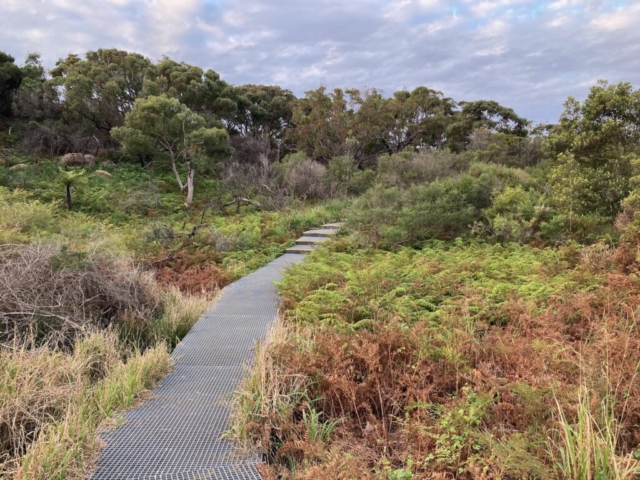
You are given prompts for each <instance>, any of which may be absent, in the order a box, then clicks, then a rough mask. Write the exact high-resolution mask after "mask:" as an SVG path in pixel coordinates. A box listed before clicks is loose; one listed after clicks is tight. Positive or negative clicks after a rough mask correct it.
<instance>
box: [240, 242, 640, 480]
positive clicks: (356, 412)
mask: <svg viewBox="0 0 640 480" xmlns="http://www.w3.org/2000/svg"><path fill="white" fill-rule="evenodd" d="M356 245H357V239H353V240H349V239H344V240H342V241H339V242H336V243H335V244H334V245H332V246H331V248H330V249H327V250H325V251H318V252H314V253H313V254H312V255H310V256H309V257H308V259H307V261H306V262H305V263H304V264H301V265H296V266H294V267H292V268H291V269H290V270H289V271H288V272H287V273H286V274H285V279H284V281H283V282H282V284H281V286H280V290H281V293H282V295H283V297H284V305H285V311H284V318H283V319H282V320H281V323H280V325H279V327H278V329H277V330H276V332H275V333H274V334H272V335H271V337H270V339H269V340H268V341H267V343H266V344H265V345H264V346H263V347H262V348H261V350H260V353H259V356H258V361H257V363H256V366H255V367H254V368H253V369H252V370H251V371H250V373H249V375H248V377H247V380H246V382H245V384H244V385H243V388H242V389H241V390H240V391H239V393H238V395H237V400H236V408H235V412H236V414H235V417H234V429H233V432H234V433H235V435H236V436H237V437H238V438H242V439H244V440H245V441H253V442H257V443H259V444H260V445H261V447H262V448H263V450H264V451H266V452H270V466H269V467H268V468H267V469H266V470H265V472H266V474H267V478H309V479H311V478H318V477H320V476H327V477H331V478H375V479H378V478H380V479H396V478H425V479H427V478H442V479H444V478H486V479H490V478H503V479H508V478H514V479H515V478H532V479H533V478H562V479H574V478H585V479H587V478H589V479H595V478H621V479H632V478H635V476H636V475H638V474H640V463H639V461H638V457H639V456H640V450H639V449H638V446H639V444H640V436H639V435H638V432H639V431H640V430H639V429H638V428H637V425H638V422H639V421H640V403H638V401H637V399H638V398H640V397H639V396H638V395H639V394H640V382H639V381H638V378H637V371H638V367H639V366H640V365H639V364H638V359H639V358H640V343H639V341H638V326H639V323H638V318H637V308H638V306H640V289H639V288H638V284H637V280H636V279H635V278H634V277H629V276H627V275H626V274H625V273H624V271H625V269H627V268H628V267H629V265H628V264H627V263H626V259H627V255H626V254H625V253H624V252H622V251H621V249H618V250H616V249H613V248H609V247H606V246H604V245H595V246H592V247H580V246H577V245H574V246H567V247H563V248H559V249H558V248H547V249H538V248H534V247H529V246H519V245H515V244H510V245H505V246H502V245H498V244H493V245H490V244H486V243H476V242H464V241H458V242H454V243H448V242H430V243H427V244H426V245H425V246H424V247H423V248H422V249H418V250H411V249H402V250H400V251H397V252H383V251H379V250H357V249H355V246H356ZM311 418H313V419H315V420H314V422H310V420H309V419H311ZM318 431H326V432H328V433H327V434H325V435H318V433H317V432H318Z"/></svg>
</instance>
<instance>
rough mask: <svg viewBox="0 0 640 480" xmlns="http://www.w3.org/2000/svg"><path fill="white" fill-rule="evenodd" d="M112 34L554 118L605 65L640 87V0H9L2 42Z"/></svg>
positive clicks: (298, 76)
mask: <svg viewBox="0 0 640 480" xmlns="http://www.w3.org/2000/svg"><path fill="white" fill-rule="evenodd" d="M101 47H117V48H122V49H126V50H130V51H137V52H140V53H143V54H144V55H147V56H149V57H151V58H153V59H159V58H161V57H162V56H163V55H167V56H170V57H172V58H174V59H176V60H184V61H186V62H189V63H193V64H196V65H199V66H201V67H203V68H213V69H214V70H216V71H217V72H219V73H220V74H221V75H222V76H223V78H224V79H225V80H227V81H229V82H232V83H265V84H279V85H281V86H283V87H286V88H290V89H291V90H293V91H294V92H295V93H296V94H298V95H302V94H303V93H304V91H305V90H308V89H311V88H316V87H317V86H319V85H320V84H324V85H326V86H327V87H331V88H333V87H336V86H340V87H360V88H362V87H378V88H381V89H382V90H383V91H384V92H385V93H387V94H390V93H392V92H393V91H395V90H399V89H401V88H413V87H416V86H418V85H426V86H429V87H431V88H436V89H438V90H441V91H443V92H444V93H445V94H446V95H448V96H451V97H453V98H455V99H456V100H478V99H482V98H486V99H493V100H497V101H499V102H500V103H502V104H504V105H507V106H510V107H513V108H515V109H516V111H517V112H518V113H520V114H521V115H524V116H525V117H527V118H530V119H532V120H535V121H555V120H557V118H558V115H559V114H560V112H561V111H562V102H563V101H564V100H565V99H566V97H567V96H568V95H574V96H577V97H579V98H583V97H584V96H585V94H586V92H587V90H588V88H589V86H591V85H593V84H594V83H595V82H596V81H597V80H598V79H600V78H603V79H607V80H609V81H612V82H618V81H629V82H631V83H633V84H634V85H635V86H636V87H640V0H635V1H620V0H617V1H615V0H552V1H542V0H539V1H532V0H487V1H484V0H480V1H479V0H457V1H444V0H389V1H382V0H0V50H6V51H7V52H9V53H11V54H12V55H14V56H15V57H16V58H18V59H19V60H20V61H22V59H23V58H24V55H25V54H26V53H27V52H29V51H37V52H40V53H41V54H42V56H43V59H44V61H45V64H46V65H47V66H48V67H51V66H52V65H53V64H54V63H55V61H56V60H57V59H58V58H60V57H64V56H66V55H67V54H68V53H70V52H74V53H79V54H82V53H84V52H86V51H87V50H92V49H97V48H101Z"/></svg>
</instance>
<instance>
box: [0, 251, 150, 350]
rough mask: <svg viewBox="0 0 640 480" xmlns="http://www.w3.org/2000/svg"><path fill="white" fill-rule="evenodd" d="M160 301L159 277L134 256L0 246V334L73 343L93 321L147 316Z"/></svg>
mask: <svg viewBox="0 0 640 480" xmlns="http://www.w3.org/2000/svg"><path fill="white" fill-rule="evenodd" d="M159 305H160V299H159V295H158V290H157V288H155V282H154V281H153V279H152V277H151V275H150V274H148V273H144V272H142V271H141V270H139V269H138V268H136V267H135V266H134V265H133V263H132V261H131V260H130V259H126V258H113V257H108V256H105V255H101V254H99V253H92V252H85V251H78V250H73V249H69V248H66V247H62V246H59V245H55V244H30V245H24V246H22V245H2V246H0V322H1V323H2V330H3V333H2V336H1V338H2V340H3V341H5V342H6V341H10V340H11V339H12V338H14V337H17V338H22V337H23V336H25V335H31V336H33V337H34V338H35V339H37V340H38V341H41V342H47V341H52V342H54V343H56V344H67V345H69V344H71V343H73V338H74V337H75V336H76V335H78V334H80V333H81V332H82V331H84V330H86V329H87V328H90V327H100V328H106V327H108V326H109V325H110V324H112V323H114V322H116V321H117V320H118V319H124V318H128V319H131V320H128V321H136V322H140V323H144V322H147V321H149V319H150V318H152V317H153V316H154V315H155V314H156V310H157V309H158V307H159Z"/></svg>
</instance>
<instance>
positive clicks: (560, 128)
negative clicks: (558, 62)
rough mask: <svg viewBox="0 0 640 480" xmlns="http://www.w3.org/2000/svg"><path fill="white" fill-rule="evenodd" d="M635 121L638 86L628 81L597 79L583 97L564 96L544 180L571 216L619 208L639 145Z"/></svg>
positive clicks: (607, 213)
mask: <svg viewBox="0 0 640 480" xmlns="http://www.w3.org/2000/svg"><path fill="white" fill-rule="evenodd" d="M639 122H640V90H633V87H632V86H631V85H630V84H628V83H619V84H617V85H609V84H607V83H606V82H600V83H599V84H598V85H597V86H595V87H592V88H591V90H590V92H589V95H588V97H587V99H586V100H585V101H584V102H582V103H580V102H578V101H577V100H576V99H574V98H573V97H569V99H568V100H567V102H566V103H565V111H564V113H563V114H562V116H561V118H560V123H559V124H558V125H557V126H556V127H555V128H554V129H553V130H552V131H551V135H550V136H549V141H548V150H549V154H550V155H551V156H552V157H553V158H554V160H555V165H554V168H553V169H551V171H550V174H549V182H550V183H551V186H552V188H553V190H554V197H555V200H556V201H557V203H558V207H559V209H560V210H561V211H562V213H565V214H566V215H567V216H568V217H569V221H570V222H572V220H573V219H572V217H573V216H575V215H578V216H580V215H597V216H600V217H605V218H609V219H612V218H614V217H615V216H616V215H617V214H618V213H619V211H620V205H621V202H622V200H623V199H624V198H625V197H626V196H627V195H628V194H629V191H630V183H629V181H630V178H631V176H632V175H633V171H632V162H633V160H634V158H635V157H636V155H637V154H638V152H639V148H640V147H639V146H640V133H639V132H638V129H637V125H638V123H639Z"/></svg>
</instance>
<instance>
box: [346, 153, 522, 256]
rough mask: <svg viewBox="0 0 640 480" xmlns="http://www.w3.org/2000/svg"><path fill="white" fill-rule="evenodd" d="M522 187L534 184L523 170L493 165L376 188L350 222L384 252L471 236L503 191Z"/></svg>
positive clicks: (357, 205) (356, 208)
mask: <svg viewBox="0 0 640 480" xmlns="http://www.w3.org/2000/svg"><path fill="white" fill-rule="evenodd" d="M517 185H524V186H527V187H530V186H533V185H535V181H534V180H533V179H532V178H531V177H530V176H528V175H527V174H526V173H525V172H524V171H522V170H517V169H512V168H508V167H503V166H500V165H490V164H473V165H471V168H470V169H469V171H468V172H467V173H464V174H461V175H459V176H457V177H452V178H445V179H443V180H436V181H433V182H431V183H429V184H422V185H414V186H413V187H410V188H408V189H406V190H401V189H399V188H397V187H391V188H385V187H383V186H382V185H377V186H376V187H374V188H372V189H370V190H369V191H368V192H367V193H366V194H365V195H363V196H362V197H361V198H360V199H359V200H358V201H357V202H356V203H355V205H354V208H353V209H352V210H351V211H350V213H349V215H348V217H347V224H348V226H349V227H351V228H352V229H354V230H357V231H358V232H359V233H360V234H361V235H362V236H363V237H364V241H365V242H366V243H368V244H373V245H376V246H381V247H384V248H397V247H398V246H400V245H417V244H419V243H420V242H422V241H424V240H428V239H442V240H446V239H453V238H455V237H458V236H464V235H466V234H468V233H469V232H470V231H471V226H472V225H473V224H474V222H479V221H480V220H481V219H482V218H483V217H482V210H483V209H486V208H488V207H490V206H491V204H492V201H493V199H494V198H495V196H496V195H497V194H499V193H500V192H501V191H502V190H503V189H504V188H506V187H508V186H512V187H515V186H517Z"/></svg>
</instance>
